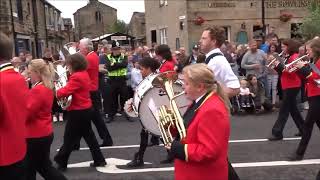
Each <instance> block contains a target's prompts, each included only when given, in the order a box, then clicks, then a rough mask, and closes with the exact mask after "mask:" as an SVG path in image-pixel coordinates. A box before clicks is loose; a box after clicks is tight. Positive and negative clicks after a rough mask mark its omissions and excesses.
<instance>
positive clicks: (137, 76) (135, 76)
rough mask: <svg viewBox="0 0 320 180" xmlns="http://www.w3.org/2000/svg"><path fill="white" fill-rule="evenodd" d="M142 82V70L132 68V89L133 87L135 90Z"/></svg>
mask: <svg viewBox="0 0 320 180" xmlns="http://www.w3.org/2000/svg"><path fill="white" fill-rule="evenodd" d="M141 81H142V75H141V73H140V70H139V69H137V68H132V70H131V87H132V89H133V90H135V89H136V87H137V86H138V85H139V83H140V82H141Z"/></svg>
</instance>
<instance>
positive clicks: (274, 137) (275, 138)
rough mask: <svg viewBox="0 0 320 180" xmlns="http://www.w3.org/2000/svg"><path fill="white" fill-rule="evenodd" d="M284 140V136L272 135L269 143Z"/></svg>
mask: <svg viewBox="0 0 320 180" xmlns="http://www.w3.org/2000/svg"><path fill="white" fill-rule="evenodd" d="M282 139H283V136H275V135H271V137H269V138H268V140H269V141H279V140H282Z"/></svg>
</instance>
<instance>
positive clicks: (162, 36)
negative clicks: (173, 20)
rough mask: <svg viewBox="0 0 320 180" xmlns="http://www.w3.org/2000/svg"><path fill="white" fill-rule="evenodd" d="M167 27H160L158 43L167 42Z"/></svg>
mask: <svg viewBox="0 0 320 180" xmlns="http://www.w3.org/2000/svg"><path fill="white" fill-rule="evenodd" d="M167 39H168V36H167V28H163V29H160V44H167Z"/></svg>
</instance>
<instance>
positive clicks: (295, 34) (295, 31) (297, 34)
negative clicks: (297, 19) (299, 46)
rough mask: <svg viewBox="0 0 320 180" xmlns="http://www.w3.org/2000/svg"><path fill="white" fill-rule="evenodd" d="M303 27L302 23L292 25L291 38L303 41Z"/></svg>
mask: <svg viewBox="0 0 320 180" xmlns="http://www.w3.org/2000/svg"><path fill="white" fill-rule="evenodd" d="M301 25H302V23H292V24H291V38H297V39H302V34H301Z"/></svg>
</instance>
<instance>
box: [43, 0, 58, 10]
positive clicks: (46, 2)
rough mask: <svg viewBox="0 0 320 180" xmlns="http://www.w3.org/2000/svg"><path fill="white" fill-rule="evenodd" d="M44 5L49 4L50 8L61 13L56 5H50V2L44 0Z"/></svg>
mask: <svg viewBox="0 0 320 180" xmlns="http://www.w3.org/2000/svg"><path fill="white" fill-rule="evenodd" d="M44 4H48V5H49V6H51V7H53V8H54V9H55V10H57V11H58V12H60V13H61V11H60V10H59V9H58V8H56V7H55V6H54V5H52V4H50V3H49V1H47V0H44Z"/></svg>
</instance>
